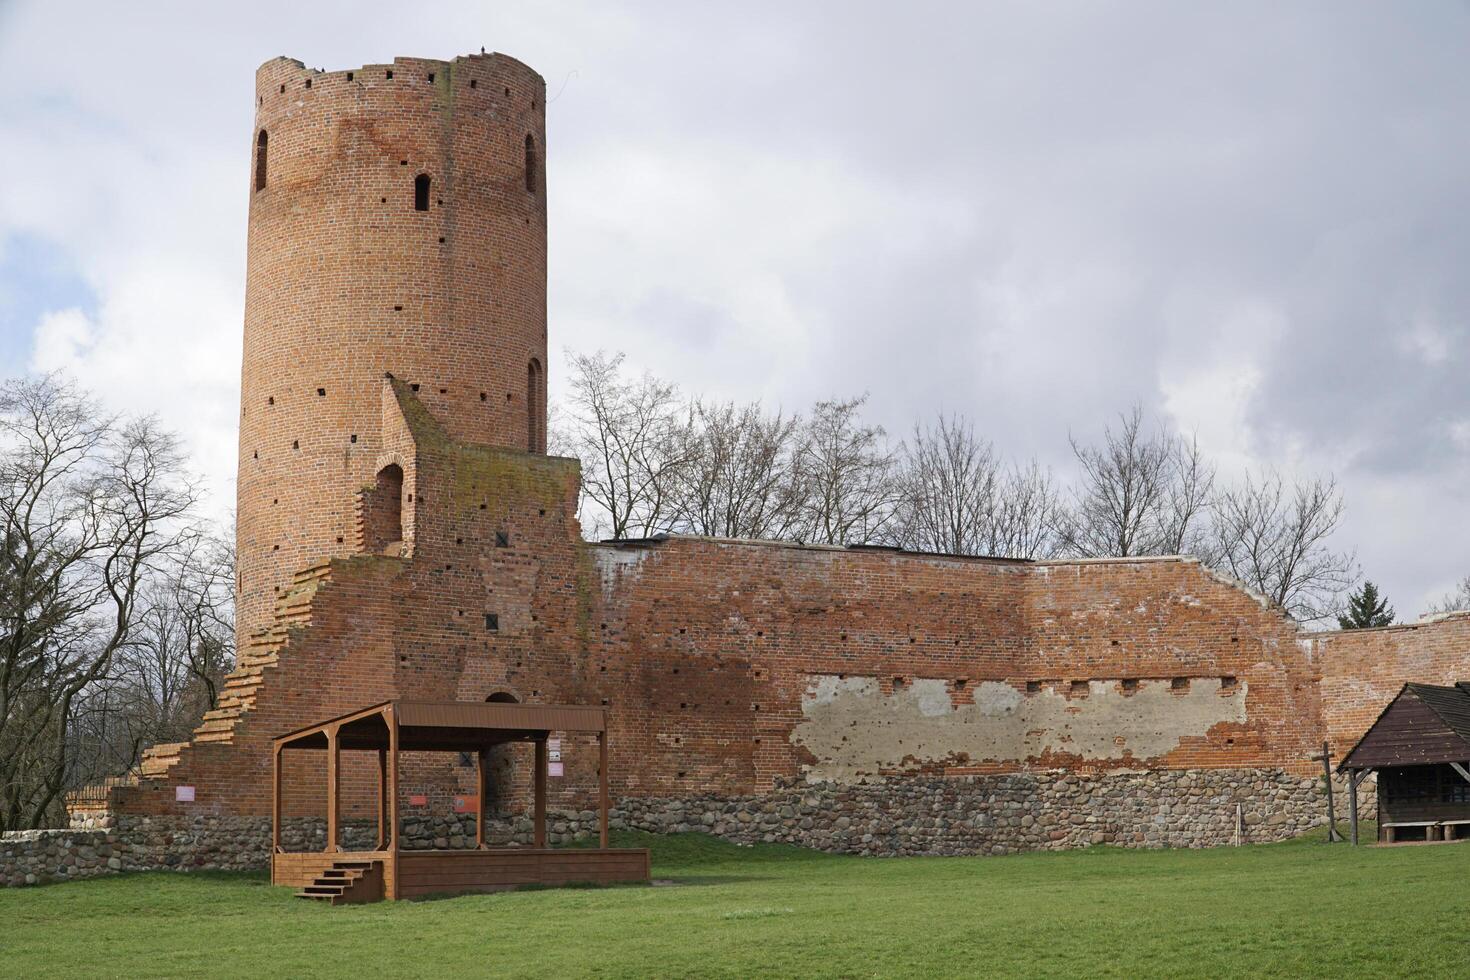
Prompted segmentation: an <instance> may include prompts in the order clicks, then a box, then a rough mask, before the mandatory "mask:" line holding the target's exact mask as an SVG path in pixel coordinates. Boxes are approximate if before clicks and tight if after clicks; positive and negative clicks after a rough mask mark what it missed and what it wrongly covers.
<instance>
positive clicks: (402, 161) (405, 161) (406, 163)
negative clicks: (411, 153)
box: [398, 160, 408, 167]
mask: <svg viewBox="0 0 1470 980" xmlns="http://www.w3.org/2000/svg"><path fill="white" fill-rule="evenodd" d="M398 165H399V166H400V167H406V166H408V161H407V160H399V161H398Z"/></svg>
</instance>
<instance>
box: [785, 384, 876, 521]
mask: <svg viewBox="0 0 1470 980" xmlns="http://www.w3.org/2000/svg"><path fill="white" fill-rule="evenodd" d="M866 401H867V396H866V395H864V396H862V397H861V398H852V399H848V400H846V401H838V400H836V399H833V400H830V401H821V402H817V404H816V405H815V406H814V407H813V409H812V414H811V417H810V418H809V419H808V420H807V423H806V426H805V428H804V430H803V432H802V439H801V445H800V448H799V449H798V450H797V467H796V472H797V478H798V480H799V481H800V483H801V487H802V489H803V496H804V500H803V503H802V509H801V522H800V529H799V531H798V535H799V536H800V538H801V540H804V541H813V542H818V543H822V544H844V545H846V544H864V543H868V542H871V541H874V540H875V539H876V538H877V536H878V535H879V533H880V532H881V531H882V529H883V526H884V525H885V524H886V523H887V522H888V519H889V517H890V514H891V510H892V502H893V495H894V491H893V486H892V474H893V468H894V453H893V451H892V450H891V449H889V448H888V445H887V443H886V441H885V433H884V431H883V429H882V427H880V426H870V425H865V424H863V423H862V421H861V419H860V418H859V416H858V411H859V409H861V408H862V406H863V404H864V403H865V402H866Z"/></svg>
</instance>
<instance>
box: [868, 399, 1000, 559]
mask: <svg viewBox="0 0 1470 980" xmlns="http://www.w3.org/2000/svg"><path fill="white" fill-rule="evenodd" d="M1001 480H1002V467H1001V463H1000V460H999V458H998V457H997V456H996V454H995V449H994V447H993V446H991V444H990V443H989V442H987V441H985V440H984V439H981V438H979V437H978V436H976V435H975V429H974V427H973V426H972V425H971V424H970V423H969V422H968V421H966V420H965V418H964V417H963V416H945V415H944V414H942V413H941V414H940V416H939V418H938V420H937V421H936V422H935V424H934V425H932V426H930V427H927V428H925V427H922V426H919V425H915V426H914V432H913V436H912V439H911V440H910V442H909V443H907V444H906V445H905V446H904V447H903V449H902V450H901V454H900V463H899V466H898V475H897V479H896V480H895V497H896V499H895V502H894V514H893V520H892V521H891V522H890V524H889V526H888V537H889V539H890V540H892V541H893V543H895V544H897V545H900V546H901V547H904V548H909V549H911V550H916V551H937V552H942V553H945V554H953V555H982V554H992V553H993V552H992V550H991V549H992V548H993V547H994V546H995V539H996V534H995V520H996V513H997V510H998V508H999V496H1000V494H999V486H1000V483H1001Z"/></svg>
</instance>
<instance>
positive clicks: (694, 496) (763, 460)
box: [677, 401, 802, 538]
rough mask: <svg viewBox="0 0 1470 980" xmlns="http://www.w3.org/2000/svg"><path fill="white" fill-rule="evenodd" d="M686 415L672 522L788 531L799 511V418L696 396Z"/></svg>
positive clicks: (748, 532) (741, 534)
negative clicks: (684, 439) (687, 417)
mask: <svg viewBox="0 0 1470 980" xmlns="http://www.w3.org/2000/svg"><path fill="white" fill-rule="evenodd" d="M689 414H690V423H689V425H688V426H687V427H686V429H685V430H684V431H685V437H686V439H687V440H688V443H687V446H686V448H685V451H684V452H682V453H680V454H679V455H680V456H681V457H682V458H683V459H684V460H686V464H685V465H684V466H681V467H680V468H679V471H678V480H677V487H678V503H677V527H678V528H679V529H680V530H687V531H689V532H692V533H694V534H705V535H712V536H716V537H727V538H786V537H790V536H791V535H792V533H793V531H794V529H795V528H796V526H797V522H798V521H799V519H800V517H801V503H802V487H801V482H800V480H799V478H798V476H799V474H798V471H797V466H796V462H797V436H798V435H799V434H800V432H801V419H800V418H799V417H795V416H793V417H789V418H788V417H785V416H783V415H782V414H781V413H779V412H778V413H776V414H775V415H766V414H765V413H764V412H763V411H762V409H761V405H760V403H759V402H752V403H750V404H749V405H744V406H740V407H736V405H735V404H734V403H726V404H723V405H719V404H713V405H712V404H708V403H706V402H703V401H696V402H694V404H693V405H691V406H690V409H689Z"/></svg>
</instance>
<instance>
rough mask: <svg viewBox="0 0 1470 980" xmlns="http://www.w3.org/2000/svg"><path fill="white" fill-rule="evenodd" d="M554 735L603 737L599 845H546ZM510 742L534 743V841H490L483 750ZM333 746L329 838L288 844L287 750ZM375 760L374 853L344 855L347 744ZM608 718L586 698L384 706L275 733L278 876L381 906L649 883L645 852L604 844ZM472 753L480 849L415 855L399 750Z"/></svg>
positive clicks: (304, 889) (331, 896) (336, 900)
mask: <svg viewBox="0 0 1470 980" xmlns="http://www.w3.org/2000/svg"><path fill="white" fill-rule="evenodd" d="M553 732H595V733H596V734H597V744H598V756H599V759H598V782H599V792H598V813H599V823H600V827H599V841H598V846H597V847H596V848H562V849H556V848H549V847H547V846H546V776H547V739H548V738H549V736H550V735H551V733H553ZM507 742H532V743H534V745H535V746H536V771H535V780H534V785H535V802H534V828H535V829H534V844H533V846H531V847H487V846H486V844H485V812H484V800H485V795H486V794H485V790H486V781H487V779H486V777H487V773H486V754H487V753H488V752H489V750H490V749H491V748H493V747H494V746H496V745H501V744H504V743H507ZM303 749H313V750H318V751H321V750H325V752H326V761H327V767H326V768H327V774H326V782H327V844H326V850H324V851H322V852H320V853H295V852H290V853H288V852H286V851H285V850H283V849H282V847H281V822H282V799H281V796H282V785H281V782H282V780H281V776H282V773H281V770H282V766H281V755H282V753H283V752H287V751H298V750H303ZM344 749H345V750H360V751H374V752H376V753H377V757H378V792H377V797H378V808H377V809H378V832H377V840H376V845H375V847H374V848H373V849H372V850H368V851H344V850H342V848H341V846H340V837H341V830H340V828H341V809H342V807H341V773H342V765H341V757H342V751H343V750H344ZM607 749H608V747H607V713H606V711H605V710H604V709H603V708H600V707H589V706H582V705H552V704H514V703H498V702H478V701H385V702H383V703H381V704H375V705H372V706H371V707H367V708H362V709H361V710H358V711H354V712H352V713H350V714H346V715H342V716H340V717H337V718H331V719H329V720H327V721H324V722H320V723H319V724H315V725H311V726H308V727H306V728H301V729H298V730H296V731H294V732H289V733H287V734H285V735H282V736H280V737H279V738H277V739H275V750H274V779H273V788H272V797H271V825H272V839H271V844H272V848H271V850H272V853H271V883H272V884H276V885H294V886H296V887H298V888H300V889H301V891H300V892H298V894H299V895H301V896H303V897H306V898H316V899H322V900H326V901H329V902H331V903H332V904H333V905H336V904H340V903H342V902H364V901H375V900H377V899H380V898H395V899H396V898H411V897H414V896H419V895H430V894H459V893H464V892H483V891H501V890H505V889H511V888H517V887H520V886H524V885H565V884H571V883H574V882H577V883H580V882H594V883H600V884H610V883H614V882H631V881H647V880H648V877H649V859H648V851H647V850H646V849H643V848H610V847H608V843H607V812H608V772H607ZM402 752H468V753H473V755H474V756H475V759H476V766H475V768H476V774H477V775H476V782H477V784H478V794H477V800H478V802H477V804H476V811H477V814H478V815H477V817H476V830H475V847H474V849H473V850H471V849H457V850H407V849H404V848H403V847H402V821H401V815H400V813H399V792H398V773H399V754H400V753H402Z"/></svg>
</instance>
